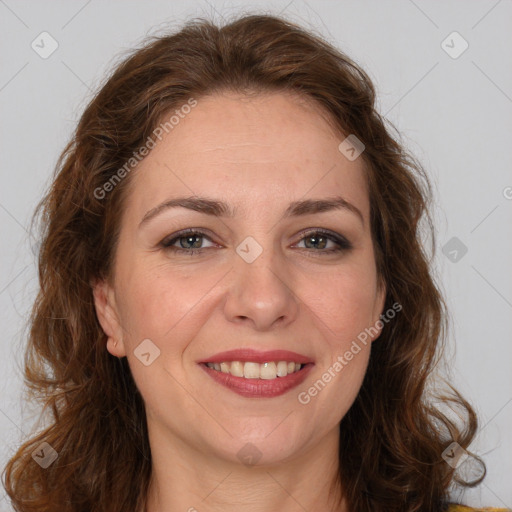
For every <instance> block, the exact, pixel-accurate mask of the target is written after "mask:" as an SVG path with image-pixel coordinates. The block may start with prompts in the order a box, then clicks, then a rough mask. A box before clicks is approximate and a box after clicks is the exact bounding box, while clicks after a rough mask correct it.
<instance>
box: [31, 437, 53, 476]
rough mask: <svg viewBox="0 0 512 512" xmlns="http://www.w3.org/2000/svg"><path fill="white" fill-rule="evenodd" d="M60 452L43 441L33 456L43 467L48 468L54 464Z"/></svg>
mask: <svg viewBox="0 0 512 512" xmlns="http://www.w3.org/2000/svg"><path fill="white" fill-rule="evenodd" d="M58 456H59V454H58V453H57V452H56V451H55V450H54V449H53V448H52V446H51V445H50V444H49V443H47V442H46V441H45V442H44V443H41V444H40V445H39V446H38V447H37V448H36V449H35V450H34V451H33V452H32V458H33V459H34V460H35V461H36V462H37V463H38V464H39V465H40V466H41V467H42V468H43V469H46V468H47V467H48V466H50V464H52V463H53V462H54V461H55V459H57V457H58Z"/></svg>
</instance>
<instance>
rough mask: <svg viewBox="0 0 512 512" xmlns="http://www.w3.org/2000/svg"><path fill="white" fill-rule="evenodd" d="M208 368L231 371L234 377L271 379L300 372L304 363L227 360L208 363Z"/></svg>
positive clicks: (223, 371) (224, 371) (225, 371)
mask: <svg viewBox="0 0 512 512" xmlns="http://www.w3.org/2000/svg"><path fill="white" fill-rule="evenodd" d="M206 365H207V366H208V368H212V369H214V370H216V371H218V372H222V373H229V374H230V375H233V376H234V377H245V378H246V379H264V380H271V379H276V378H278V377H279V378H282V377H286V376H287V375H290V374H291V373H295V372H298V371H299V370H300V369H301V367H302V366H303V365H301V364H300V363H294V362H293V361H289V362H287V361H272V362H268V363H263V364H260V363H255V362H251V361H249V362H245V363H244V362H242V361H231V362H229V361H225V362H222V363H206Z"/></svg>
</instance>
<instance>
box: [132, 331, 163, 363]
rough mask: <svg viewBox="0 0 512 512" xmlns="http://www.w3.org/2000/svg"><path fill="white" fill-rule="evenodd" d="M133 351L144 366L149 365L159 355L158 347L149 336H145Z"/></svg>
mask: <svg viewBox="0 0 512 512" xmlns="http://www.w3.org/2000/svg"><path fill="white" fill-rule="evenodd" d="M133 353H134V354H135V357H136V358H137V359H138V360H139V361H140V362H141V363H142V364H143V365H144V366H149V365H150V364H151V363H153V361H154V360H155V359H156V358H157V357H158V356H159V355H160V349H159V348H158V347H157V346H156V345H155V344H154V343H153V342H152V341H151V340H150V339H149V338H146V339H145V340H143V341H142V342H141V343H139V345H138V346H137V348H136V349H135V350H134V351H133Z"/></svg>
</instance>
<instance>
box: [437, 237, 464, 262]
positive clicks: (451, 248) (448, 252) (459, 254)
mask: <svg viewBox="0 0 512 512" xmlns="http://www.w3.org/2000/svg"><path fill="white" fill-rule="evenodd" d="M442 252H443V254H444V255H445V256H446V257H447V258H448V259H449V260H450V261H451V262H452V263H458V262H459V261H460V260H461V259H462V258H463V257H464V255H465V254H466V253H467V252H468V248H467V247H466V245H464V243H463V242H461V241H460V239H458V238H457V237H456V236H454V237H452V238H450V240H448V242H446V243H445V244H444V245H443V249H442Z"/></svg>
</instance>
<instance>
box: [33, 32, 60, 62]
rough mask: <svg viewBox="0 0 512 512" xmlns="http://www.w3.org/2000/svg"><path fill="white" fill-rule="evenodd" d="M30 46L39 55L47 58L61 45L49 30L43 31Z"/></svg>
mask: <svg viewBox="0 0 512 512" xmlns="http://www.w3.org/2000/svg"><path fill="white" fill-rule="evenodd" d="M30 46H31V47H32V50H34V51H35V52H36V53H37V54H38V55H39V57H41V58H42V59H47V58H48V57H49V56H50V55H51V54H52V53H53V52H54V51H55V50H56V49H57V48H58V47H59V43H58V42H57V41H56V39H54V38H53V37H52V35H51V34H49V33H48V32H41V33H40V34H39V35H38V36H37V37H36V38H35V39H34V40H33V41H32V43H31V44H30Z"/></svg>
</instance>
